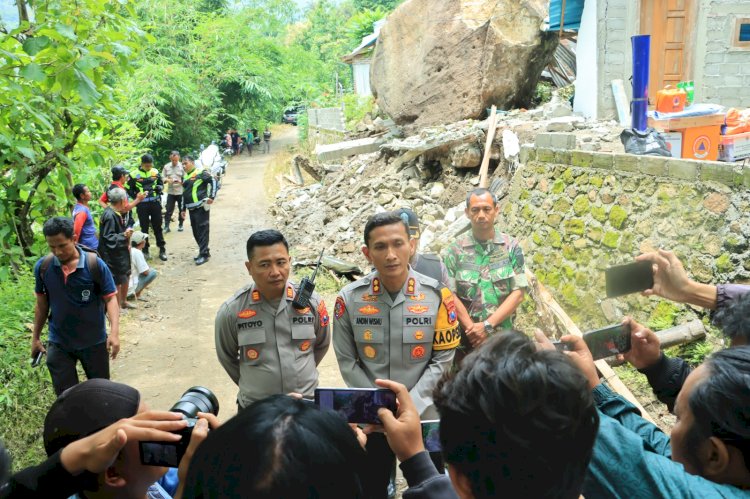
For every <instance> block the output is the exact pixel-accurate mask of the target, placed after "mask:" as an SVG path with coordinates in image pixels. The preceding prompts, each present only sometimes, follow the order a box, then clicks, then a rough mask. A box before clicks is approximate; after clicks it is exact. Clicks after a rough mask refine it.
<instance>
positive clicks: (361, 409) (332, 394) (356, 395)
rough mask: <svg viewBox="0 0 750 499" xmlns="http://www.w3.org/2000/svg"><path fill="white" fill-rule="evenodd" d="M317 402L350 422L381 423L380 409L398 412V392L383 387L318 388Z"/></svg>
mask: <svg viewBox="0 0 750 499" xmlns="http://www.w3.org/2000/svg"><path fill="white" fill-rule="evenodd" d="M315 404H316V405H317V406H318V407H320V408H321V409H326V410H331V411H336V412H338V413H339V414H341V415H342V416H343V417H344V418H345V419H346V421H347V422H349V423H357V424H378V425H379V424H382V421H380V418H378V409H380V408H381V407H385V408H386V409H389V410H390V411H391V412H393V413H394V414H395V413H396V394H395V393H393V392H392V391H391V390H387V389H383V388H316V389H315Z"/></svg>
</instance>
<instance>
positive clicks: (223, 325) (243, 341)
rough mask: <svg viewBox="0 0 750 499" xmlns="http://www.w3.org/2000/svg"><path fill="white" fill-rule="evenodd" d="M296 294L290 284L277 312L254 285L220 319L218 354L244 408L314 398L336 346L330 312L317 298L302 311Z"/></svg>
mask: <svg viewBox="0 0 750 499" xmlns="http://www.w3.org/2000/svg"><path fill="white" fill-rule="evenodd" d="M296 292H297V285H296V284H294V283H292V282H291V281H290V282H287V287H286V293H285V295H284V296H283V297H282V298H281V302H280V303H279V305H278V307H274V306H273V305H272V304H271V303H269V302H268V301H266V300H265V299H263V297H262V296H261V295H260V292H259V291H258V290H257V289H256V288H255V284H250V285H248V286H246V287H244V288H243V289H241V290H240V291H238V292H237V293H236V294H235V295H234V296H233V297H232V298H230V299H229V300H227V301H226V302H224V304H223V305H222V306H221V307H220V308H219V312H218V313H217V314H216V323H215V340H216V354H217V356H218V358H219V362H220V363H221V365H222V367H224V369H225V370H226V372H227V374H229V377H230V378H232V381H234V382H235V383H236V384H237V385H238V386H239V388H240V391H239V395H238V397H237V400H238V402H239V404H240V406H241V407H247V406H248V405H250V404H251V403H253V402H255V401H256V400H260V399H263V398H265V397H268V396H269V395H274V394H278V393H290V392H297V393H300V394H302V395H303V396H305V397H309V398H312V397H313V395H314V391H315V387H317V386H318V370H317V364H318V363H319V362H320V361H321V360H322V359H323V356H324V355H325V353H326V351H328V346H329V344H330V341H331V336H330V332H329V324H328V323H329V320H328V312H327V311H326V306H325V303H324V302H323V300H322V299H321V298H320V296H319V295H318V294H317V293H313V295H312V298H311V299H310V306H309V307H308V308H307V309H304V310H296V309H295V308H294V307H292V300H293V299H294V296H295V293H296Z"/></svg>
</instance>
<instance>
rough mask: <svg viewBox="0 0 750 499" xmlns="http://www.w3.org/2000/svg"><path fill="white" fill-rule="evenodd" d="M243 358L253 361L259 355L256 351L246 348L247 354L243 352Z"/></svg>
mask: <svg viewBox="0 0 750 499" xmlns="http://www.w3.org/2000/svg"><path fill="white" fill-rule="evenodd" d="M245 356H246V357H247V358H248V360H255V359H257V358H258V357H259V356H260V354H259V353H258V351H257V350H256V349H254V348H248V349H247V352H245Z"/></svg>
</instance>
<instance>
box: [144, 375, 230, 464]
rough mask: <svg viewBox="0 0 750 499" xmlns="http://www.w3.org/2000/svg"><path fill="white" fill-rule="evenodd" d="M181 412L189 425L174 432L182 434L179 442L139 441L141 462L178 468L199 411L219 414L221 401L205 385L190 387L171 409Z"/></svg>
mask: <svg viewBox="0 0 750 499" xmlns="http://www.w3.org/2000/svg"><path fill="white" fill-rule="evenodd" d="M169 410H170V411H171V412H179V413H181V414H182V416H183V418H184V419H185V420H187V422H188V425H187V426H186V427H185V428H183V429H182V430H179V431H176V432H174V433H176V434H178V435H182V438H181V439H180V440H178V441H177V442H139V443H138V444H139V448H140V454H141V463H142V464H147V465H150V466H167V467H170V468H176V467H177V466H178V465H179V464H180V460H182V456H184V455H185V451H186V450H187V447H188V445H189V444H190V437H191V435H192V434H193V428H195V424H196V423H197V422H198V413H199V412H204V413H211V414H213V415H215V416H216V415H218V414H219V401H218V399H217V398H216V395H214V394H213V392H212V391H211V390H209V389H208V388H205V387H203V386H194V387H192V388H188V389H187V391H186V392H185V393H183V394H182V397H180V400H178V401H177V402H176V403H175V404H174V405H173V406H172V408H171V409H169Z"/></svg>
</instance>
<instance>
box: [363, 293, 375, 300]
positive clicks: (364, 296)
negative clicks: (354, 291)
mask: <svg viewBox="0 0 750 499" xmlns="http://www.w3.org/2000/svg"><path fill="white" fill-rule="evenodd" d="M362 301H378V297H377V296H375V295H371V294H369V293H365V294H363V295H362Z"/></svg>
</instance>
